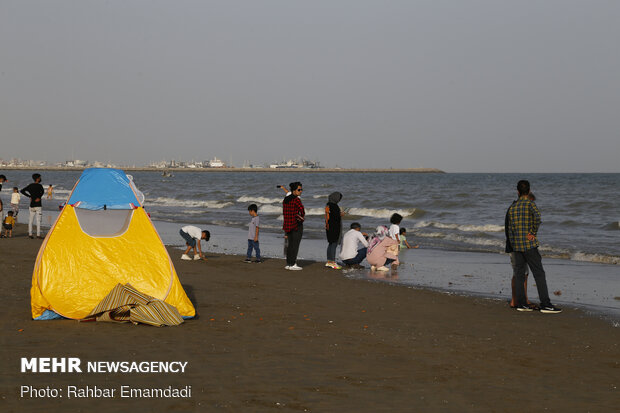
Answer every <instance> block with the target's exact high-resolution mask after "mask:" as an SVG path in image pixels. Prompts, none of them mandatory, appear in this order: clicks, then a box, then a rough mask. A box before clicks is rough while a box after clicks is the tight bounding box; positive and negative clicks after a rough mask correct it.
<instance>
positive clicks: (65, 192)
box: [54, 188, 73, 195]
mask: <svg viewBox="0 0 620 413" xmlns="http://www.w3.org/2000/svg"><path fill="white" fill-rule="evenodd" d="M71 191H73V189H61V188H54V195H69V194H70V193H71Z"/></svg>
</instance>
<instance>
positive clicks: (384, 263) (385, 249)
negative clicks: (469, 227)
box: [366, 225, 400, 271]
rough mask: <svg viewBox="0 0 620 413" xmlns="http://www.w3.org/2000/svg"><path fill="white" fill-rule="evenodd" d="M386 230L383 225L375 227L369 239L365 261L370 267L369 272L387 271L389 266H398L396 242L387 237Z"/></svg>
mask: <svg viewBox="0 0 620 413" xmlns="http://www.w3.org/2000/svg"><path fill="white" fill-rule="evenodd" d="M387 234H388V228H387V227H386V226H384V225H379V226H378V227H377V232H376V233H375V234H374V235H373V236H372V238H371V239H370V244H369V246H368V255H366V261H368V263H369V264H370V265H371V267H370V269H371V270H373V271H374V270H377V271H389V270H390V269H389V268H388V266H389V265H390V264H396V265H398V264H400V263H399V262H398V255H396V254H395V252H397V251H398V250H397V248H398V242H397V241H396V240H394V239H392V238H390V237H388V236H387Z"/></svg>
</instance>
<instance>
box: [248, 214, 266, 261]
mask: <svg viewBox="0 0 620 413" xmlns="http://www.w3.org/2000/svg"><path fill="white" fill-rule="evenodd" d="M248 213H249V214H250V216H251V217H252V219H251V220H250V224H249V228H248V252H247V254H246V258H245V262H252V250H254V251H256V260H255V261H254V263H257V264H258V263H261V262H262V261H263V260H262V259H261V257H260V247H259V245H258V229H259V227H260V218H259V217H258V207H257V206H256V204H251V205H250V206H248Z"/></svg>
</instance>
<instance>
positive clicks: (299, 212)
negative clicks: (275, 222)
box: [282, 196, 306, 232]
mask: <svg viewBox="0 0 620 413" xmlns="http://www.w3.org/2000/svg"><path fill="white" fill-rule="evenodd" d="M282 214H283V215H284V224H283V225H282V229H283V230H284V232H291V231H295V230H296V229H297V226H298V225H299V223H300V220H299V219H298V218H297V217H298V216H301V217H304V216H305V215H306V211H305V210H304V205H303V204H302V203H301V199H299V197H297V196H296V197H294V198H293V199H291V200H290V202H288V203H287V202H284V203H282Z"/></svg>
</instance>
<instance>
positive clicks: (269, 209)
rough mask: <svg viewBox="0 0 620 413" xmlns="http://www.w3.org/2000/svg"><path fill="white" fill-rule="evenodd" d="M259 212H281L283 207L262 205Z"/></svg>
mask: <svg viewBox="0 0 620 413" xmlns="http://www.w3.org/2000/svg"><path fill="white" fill-rule="evenodd" d="M258 212H259V213H261V214H281V213H282V207H281V206H279V205H261V206H260V207H259V208H258Z"/></svg>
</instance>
